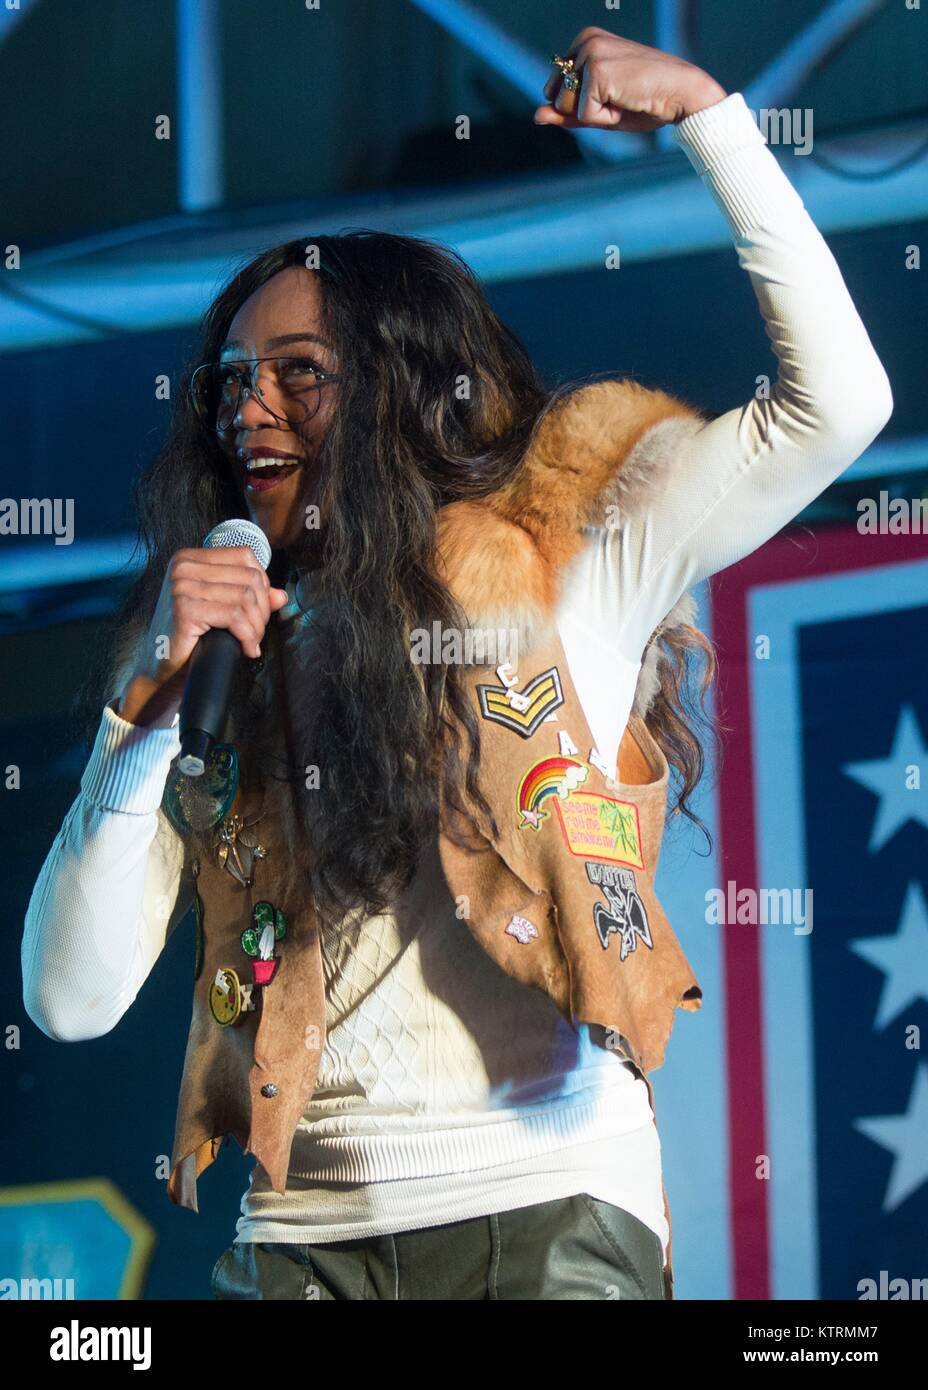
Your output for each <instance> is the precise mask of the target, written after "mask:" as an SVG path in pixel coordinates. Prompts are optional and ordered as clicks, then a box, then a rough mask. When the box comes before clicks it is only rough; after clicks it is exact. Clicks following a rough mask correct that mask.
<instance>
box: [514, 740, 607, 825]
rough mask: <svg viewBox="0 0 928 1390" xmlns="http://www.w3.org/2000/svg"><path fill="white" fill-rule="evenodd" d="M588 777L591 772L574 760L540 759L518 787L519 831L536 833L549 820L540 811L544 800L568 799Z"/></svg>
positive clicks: (543, 812) (544, 812)
mask: <svg viewBox="0 0 928 1390" xmlns="http://www.w3.org/2000/svg"><path fill="white" fill-rule="evenodd" d="M589 775H590V769H589V768H588V767H587V766H586V764H585V763H580V762H577V760H576V759H575V758H558V757H552V758H542V759H541V760H540V761H539V762H537V763H532V766H531V767H530V768H529V770H528V772H526V774H525V776H524V777H523V778H522V781H521V782H520V783H519V794H518V800H517V804H518V807H519V815H520V820H519V829H520V830H526V829H529V828H531V829H532V830H539V829H540V828H541V823H542V821H546V820H547V819H548V812H547V811H546V810H545V811H543V810H541V803H542V802H543V801H544V800H545V798H546V797H549V796H557V797H561V798H566V797H569V796H570V794H571V792H573V791H574V790H575V789H576V788H577V787H579V786H580V784H581V782H585V781H586V779H587V777H588V776H589Z"/></svg>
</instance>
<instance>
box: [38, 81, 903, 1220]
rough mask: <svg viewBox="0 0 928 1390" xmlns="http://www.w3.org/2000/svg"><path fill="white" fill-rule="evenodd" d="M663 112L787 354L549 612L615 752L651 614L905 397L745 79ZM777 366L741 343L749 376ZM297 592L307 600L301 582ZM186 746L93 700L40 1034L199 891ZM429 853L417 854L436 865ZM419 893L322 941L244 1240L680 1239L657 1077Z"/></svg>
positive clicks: (51, 926) (599, 549) (103, 1026)
mask: <svg viewBox="0 0 928 1390" xmlns="http://www.w3.org/2000/svg"><path fill="white" fill-rule="evenodd" d="M673 134H674V138H675V139H676V141H677V142H678V143H679V145H680V146H681V147H682V148H683V150H684V151H685V152H686V154H687V155H688V157H689V159H690V161H691V163H692V165H693V167H694V169H695V170H696V173H697V174H698V176H699V177H700V178H701V179H702V182H703V184H704V185H705V187H706V189H707V191H708V193H709V195H710V196H711V197H712V198H713V199H714V200H715V202H716V204H717V205H718V207H719V208H720V210H721V212H722V214H723V215H724V217H725V219H726V221H727V224H728V226H729V229H730V231H731V234H732V238H733V241H734V246H735V250H736V252H737V256H738V261H739V264H740V266H741V267H742V269H744V270H745V271H746V272H747V274H748V275H749V277H750V281H751V285H752V287H753V290H754V293H755V296H756V299H757V303H758V305H759V308H760V312H761V314H762V315H763V320H764V323H765V325H766V330H767V334H768V336H769V338H770V341H771V344H772V346H773V350H774V353H775V355H776V358H777V362H778V374H777V378H776V381H775V383H774V384H773V387H772V389H771V391H770V393H769V396H765V395H763V394H761V395H760V396H756V395H753V394H752V395H750V396H749V398H748V399H747V400H746V402H745V403H743V404H739V405H736V406H734V407H733V408H732V409H731V410H729V411H728V412H727V413H725V414H723V415H721V416H719V417H718V418H717V419H715V420H713V421H711V422H710V423H709V424H707V425H705V426H704V427H703V428H701V429H698V430H696V431H687V432H682V433H681V435H680V439H679V441H678V452H677V456H676V458H675V461H674V464H673V486H672V487H669V488H668V489H667V490H666V491H665V492H664V493H662V494H661V495H660V496H659V497H658V498H657V499H655V500H654V502H653V503H652V504H651V505H650V507H649V510H648V512H647V514H646V515H644V516H639V517H636V518H635V519H634V520H626V521H621V519H620V523H619V525H617V526H611V527H609V528H605V527H604V528H603V529H601V530H599V529H595V528H590V530H589V532H588V543H587V545H586V547H585V549H584V551H583V553H582V555H581V556H580V557H579V559H578V560H577V561H575V562H574V564H573V566H572V567H571V571H570V580H569V584H568V586H567V588H566V590H565V592H564V594H563V597H562V600H561V603H560V607H559V610H558V628H559V632H560V635H561V638H562V641H563V644H564V649H565V654H566V657H567V661H568V665H569V667H570V672H571V675H572V678H573V680H574V684H575V686H576V689H577V692H578V696H579V698H580V701H581V703H582V705H583V708H584V711H585V713H586V715H587V718H588V721H589V724H590V727H591V730H592V733H593V735H594V738H595V739H596V744H597V747H598V749H599V751H600V753H601V754H602V756H603V757H604V758H605V759H606V760H607V761H608V762H610V763H611V762H613V761H614V760H615V758H616V756H617V753H618V747H619V743H620V740H621V736H622V733H623V731H624V728H625V725H626V723H627V719H628V715H629V713H630V711H631V707H632V701H633V698H634V692H635V687H636V683H637V679H638V674H639V670H640V666H641V660H642V654H643V650H644V646H645V644H646V642H647V640H648V638H649V637H650V635H651V633H652V632H653V630H654V628H655V626H656V625H657V624H658V623H659V622H660V621H661V620H662V619H663V618H664V617H665V616H666V614H667V613H668V612H669V611H670V610H671V608H672V607H673V606H674V604H675V603H676V601H677V600H678V598H679V597H680V596H681V595H682V594H683V593H684V592H685V591H686V590H687V589H689V588H690V587H691V586H692V585H694V584H696V583H698V582H699V581H700V580H702V579H704V578H706V577H708V576H709V575H711V574H713V573H716V572H717V571H719V570H721V569H724V568H725V567H726V566H728V565H730V564H733V563H735V562H736V561H737V560H739V559H741V558H743V557H744V556H746V555H748V554H750V553H751V552H752V551H754V550H756V549H757V548H758V547H759V546H760V545H762V544H763V543H764V542H765V541H766V540H767V539H769V538H770V537H771V536H773V535H775V534H776V533H777V532H778V531H779V530H780V529H781V528H782V527H783V526H784V525H785V524H786V523H787V522H789V521H790V520H791V519H792V518H793V517H795V516H796V515H797V514H798V513H799V512H800V511H802V509H803V508H804V507H805V506H807V505H808V504H809V503H810V502H811V501H812V500H813V499H814V498H815V497H817V496H818V495H819V494H820V493H821V492H822V491H823V490H824V489H825V488H826V487H827V486H828V485H829V484H830V483H832V482H833V481H834V480H835V479H836V478H837V477H839V476H840V474H841V473H842V472H843V471H844V470H845V469H846V468H848V467H849V466H850V464H851V463H852V462H853V461H854V460H855V459H856V458H857V457H858V456H859V455H860V454H861V453H862V452H863V450H864V449H865V448H866V447H867V446H868V444H870V442H871V441H872V440H873V438H874V437H875V436H876V435H877V434H878V433H879V431H880V429H881V428H882V427H883V425H884V424H885V422H886V420H887V419H888V417H889V415H890V413H891V410H892V396H891V391H890V386H889V382H888V379H887V376H886V373H885V371H884V369H883V367H882V364H881V363H880V361H879V359H878V357H877V355H876V353H875V352H874V349H873V346H872V344H871V343H870V340H869V338H868V335H867V332H866V330H865V328H864V326H863V324H862V323H861V321H860V318H859V316H858V314H857V311H856V309H855V308H854V305H853V302H852V301H851V299H850V296H849V294H848V291H847V288H846V286H845V284H844V281H843V279H842V277H841V273H840V271H839V269H838V266H837V264H836V263H835V260H834V258H833V256H832V254H831V252H830V251H829V249H828V247H827V245H826V243H825V241H824V240H823V238H822V236H821V234H820V233H819V232H818V230H817V228H816V227H815V225H814V223H813V222H812V220H811V219H810V217H809V216H808V214H807V213H806V211H805V208H804V206H803V204H802V202H801V199H800V198H799V196H798V194H797V193H796V192H795V190H794V189H793V187H792V185H791V184H790V182H789V180H788V179H787V177H786V175H785V174H784V172H783V171H782V170H781V168H780V166H779V164H778V163H777V161H776V160H775V159H774V157H773V155H772V154H771V152H770V151H769V150H768V149H767V147H766V145H765V143H764V140H763V137H762V136H761V134H760V131H759V130H758V127H757V126H756V124H755V123H754V120H753V118H752V116H751V114H750V112H749V110H748V108H747V106H746V104H745V102H744V99H743V97H742V95H741V94H740V93H733V94H732V95H730V96H728V97H726V98H725V99H724V100H722V101H720V102H718V103H717V104H716V105H714V106H711V107H708V108H706V109H705V110H703V111H700V112H697V113H696V114H695V115H692V116H689V117H687V119H686V120H684V121H682V122H681V123H680V124H679V125H677V126H676V127H674V131H673ZM617 138H618V137H617ZM685 312H686V310H685V306H683V307H682V308H681V313H682V314H684V315H685ZM762 372H763V364H761V363H757V364H754V365H753V369H752V367H751V365H748V366H747V367H746V373H745V375H746V385H748V384H749V385H750V386H753V383H754V380H755V378H756V377H757V376H758V375H761V374H762ZM668 389H673V385H672V384H671V383H668ZM656 428H662V427H661V426H657V427H656ZM300 601H301V604H303V603H306V602H307V601H308V602H309V603H310V604H311V603H312V591H311V586H310V587H309V588H308V589H307V590H306V591H305V592H304V591H302V590H301V593H300ZM295 611H297V610H296V606H291V607H290V608H288V609H284V610H283V611H282V614H281V615H280V617H281V618H283V619H285V618H287V617H288V616H292V615H293V613H294V612H295ZM178 748H179V740H178V735H177V729H176V723H175V727H174V728H171V729H146V728H137V727H135V726H133V725H131V724H128V723H127V722H126V721H125V720H123V719H121V718H120V717H119V716H118V715H117V714H116V713H114V711H113V710H112V709H111V708H110V707H109V706H106V707H105V708H104V709H103V711H102V715H101V722H100V728H99V732H98V735H97V740H96V743H95V746H94V749H93V752H92V754H91V757H90V759H89V761H88V764H87V767H86V769H85V771H84V775H83V777H82V779H81V791H80V793H79V795H78V796H77V798H76V800H75V801H74V803H73V805H72V807H71V809H70V810H69V812H68V814H67V816H66V818H65V821H64V823H63V825H62V827H61V830H60V831H59V833H58V836H57V837H56V839H55V842H54V844H53V845H52V847H51V849H50V851H49V854H48V857H47V859H46V861H45V864H44V866H43V868H42V870H41V873H40V874H39V877H38V880H37V882H36V885H35V888H34V891H33V894H32V898H31V901H30V904H29V908H28V912H27V916H26V924H25V933H24V937H23V943H22V965H23V979H24V996H25V1006H26V1009H27V1011H28V1013H29V1015H30V1017H31V1018H32V1019H33V1021H34V1022H35V1023H36V1024H37V1026H38V1027H39V1028H41V1029H42V1031H43V1032H45V1033H47V1034H48V1035H49V1036H50V1037H53V1038H58V1039H62V1040H65V1041H80V1040H81V1039H85V1038H92V1037H98V1036H100V1035H101V1034H104V1033H106V1032H108V1031H109V1030H110V1029H112V1028H113V1027H114V1026H115V1024H116V1023H117V1022H118V1020H119V1019H120V1018H121V1017H122V1015H123V1014H124V1013H125V1011H126V1010H127V1009H128V1008H129V1006H130V1005H131V1003H132V1001H133V1000H134V999H135V997H136V995H137V994H138V991H139V990H140V988H141V987H142V985H143V984H144V982H145V980H146V978H147V976H148V974H149V972H150V971H151V969H152V966H153V965H154V962H155V961H156V959H157V957H158V955H159V954H160V952H161V950H162V949H163V947H164V944H165V942H166V940H167V938H168V936H169V935H170V933H171V931H172V930H173V929H174V927H175V925H176V924H177V922H178V921H179V920H180V918H181V917H182V916H183V914H184V912H185V911H186V909H187V907H188V906H189V901H188V899H187V897H186V895H185V893H183V892H180V891H179V890H180V872H181V864H182V851H181V844H180V841H179V839H178V837H177V835H176V834H175V832H174V831H173V829H172V828H171V826H170V824H169V823H168V822H167V820H166V819H165V817H164V815H163V813H162V812H161V811H160V810H159V806H160V802H161V797H162V794H163V790H164V785H165V781H166V778H167V774H168V769H169V765H170V762H171V760H172V758H173V757H174V756H175V755H176V754H177V752H178ZM435 871H436V866H435V865H434V864H432V863H428V862H427V863H426V864H425V865H424V866H423V870H422V874H421V880H420V881H421V882H422V883H423V884H425V885H427V884H428V881H429V875H430V874H432V873H434V872H435ZM435 882H436V885H437V884H438V882H439V880H437V879H436V880H435ZM423 902H424V909H423V911H422V913H421V922H420V925H419V926H418V927H417V929H416V931H415V932H414V933H412V934H411V935H410V933H409V932H408V931H406V932H400V931H399V929H398V927H397V923H396V921H395V920H394V919H393V917H392V915H391V914H387V915H385V916H383V917H377V918H373V919H368V920H367V921H366V922H364V923H361V924H359V925H358V926H357V927H356V928H354V929H352V931H351V932H347V933H336V934H335V935H333V936H332V937H330V938H327V939H326V940H325V941H324V943H323V963H324V971H325V979H326V1001H327V1029H328V1036H327V1040H326V1047H325V1050H324V1052H323V1055H322V1060H321V1065H320V1073H319V1080H318V1085H317V1089H316V1093H315V1095H314V1096H313V1098H312V1100H311V1102H310V1104H309V1106H308V1107H307V1111H306V1113H305V1115H304V1117H303V1120H302V1121H301V1124H300V1126H299V1128H298V1130H297V1133H296V1135H295V1137H294V1145H293V1151H292V1154H291V1165H290V1167H291V1171H290V1175H289V1177H288V1185H287V1191H286V1193H285V1194H283V1195H280V1194H277V1193H274V1192H273V1191H272V1190H271V1189H270V1187H269V1184H268V1183H267V1181H266V1178H264V1177H263V1174H262V1173H261V1171H260V1170H259V1169H257V1168H256V1169H255V1172H254V1173H253V1174H252V1179H251V1183H250V1186H249V1190H248V1191H247V1192H246V1193H245V1196H244V1198H243V1201H242V1215H241V1218H240V1219H239V1222H238V1237H237V1238H238V1239H239V1240H277V1241H281V1240H283V1241H286V1240H293V1241H300V1242H323V1241H330V1240H337V1239H343V1238H347V1237H361V1236H369V1235H378V1234H386V1233H388V1232H391V1231H393V1232H395V1231H399V1230H404V1229H410V1228H414V1227H418V1226H426V1225H435V1224H440V1223H441V1222H444V1221H452V1220H462V1219H465V1218H467V1217H473V1216H480V1215H486V1214H489V1213H490V1212H494V1211H503V1210H507V1209H511V1208H515V1207H518V1206H524V1205H528V1204H531V1203H535V1202H540V1201H547V1200H552V1199H554V1198H557V1197H566V1196H570V1195H573V1194H575V1193H578V1192H587V1193H589V1194H590V1195H591V1196H593V1197H597V1198H600V1199H602V1200H605V1201H609V1202H613V1203H614V1204H615V1205H617V1206H621V1207H624V1208H625V1209H626V1210H629V1211H631V1212H632V1213H633V1214H635V1215H636V1216H638V1217H639V1219H640V1220H642V1221H644V1222H645V1224H646V1225H648V1226H649V1227H650V1228H651V1229H652V1230H653V1231H655V1232H656V1233H657V1234H658V1236H659V1237H660V1239H661V1242H662V1244H663V1245H666V1240H667V1227H666V1223H665V1218H664V1210H663V1202H662V1194H661V1163H660V1144H659V1141H658V1136H657V1132H656V1129H655V1126H654V1118H653V1114H652V1112H651V1109H650V1105H649V1103H648V1098H647V1090H646V1087H645V1085H644V1083H643V1081H642V1080H641V1079H640V1077H638V1076H637V1075H636V1074H635V1073H634V1070H633V1069H632V1068H631V1067H630V1066H629V1065H628V1064H626V1063H624V1062H623V1061H622V1059H621V1058H619V1057H618V1055H617V1054H615V1053H614V1052H610V1051H606V1050H604V1049H602V1048H598V1047H596V1046H595V1045H593V1044H592V1043H591V1041H590V1038H589V1030H588V1029H585V1028H584V1029H581V1030H580V1032H579V1035H578V1034H577V1033H576V1032H574V1030H572V1029H570V1028H569V1026H568V1025H567V1024H566V1022H565V1021H564V1020H563V1019H562V1018H561V1017H560V1015H559V1014H558V1012H557V1010H556V1009H555V1008H554V1005H553V1004H552V1003H551V1001H550V1000H549V999H547V996H545V995H543V994H541V993H540V992H537V991H527V990H524V989H523V988H521V987H519V986H517V985H516V984H515V982H513V981H510V980H508V978H507V977H505V976H504V975H503V973H502V972H501V971H499V970H498V968H497V967H496V966H495V965H494V964H493V963H492V962H491V961H490V960H489V957H487V956H486V953H485V952H483V951H482V950H481V949H480V948H479V947H478V946H477V944H476V943H475V942H474V941H473V940H472V939H471V938H470V936H469V934H468V933H467V932H466V931H462V930H461V923H460V922H458V921H457V920H456V919H452V921H445V920H443V918H442V915H441V912H440V911H439V910H435V911H430V910H429V907H428V903H429V899H428V892H427V890H426V891H425V898H424V899H423Z"/></svg>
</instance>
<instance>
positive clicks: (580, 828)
mask: <svg viewBox="0 0 928 1390" xmlns="http://www.w3.org/2000/svg"><path fill="white" fill-rule="evenodd" d="M555 810H556V811H557V815H558V820H559V821H560V824H561V834H562V835H563V836H564V841H565V843H566V845H567V848H568V849H569V850H570V852H571V854H576V855H577V856H578V858H581V859H604V860H606V862H607V863H609V864H627V865H628V866H629V867H630V868H632V869H643V868H644V867H645V862H644V857H643V855H642V852H641V825H640V822H639V819H638V807H637V806H636V805H635V804H634V802H631V801H619V800H618V798H617V797H614V796H604V795H603V794H602V792H583V791H574V792H571V794H570V796H568V797H567V798H566V799H564V800H559V801H556V802H555Z"/></svg>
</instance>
